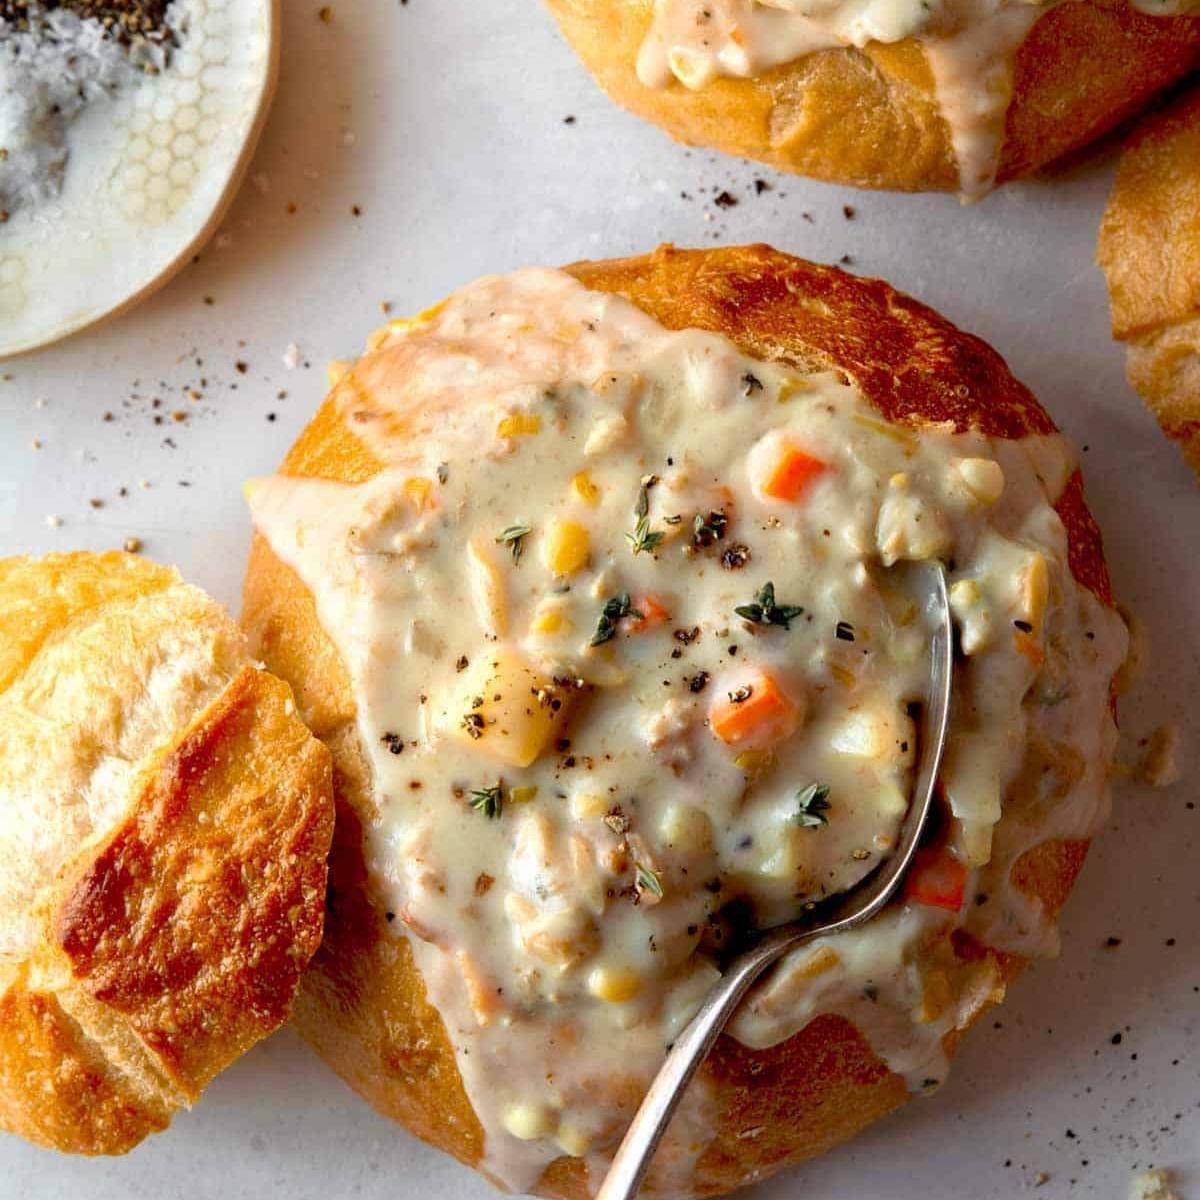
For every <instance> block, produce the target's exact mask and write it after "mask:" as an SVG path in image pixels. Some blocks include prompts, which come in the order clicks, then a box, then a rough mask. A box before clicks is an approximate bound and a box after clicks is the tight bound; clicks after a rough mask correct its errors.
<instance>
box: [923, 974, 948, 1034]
mask: <svg viewBox="0 0 1200 1200" xmlns="http://www.w3.org/2000/svg"><path fill="white" fill-rule="evenodd" d="M924 983H925V986H924V988H923V989H922V993H921V1013H920V1019H921V1020H922V1021H923V1022H924V1023H925V1024H927V1025H928V1024H929V1023H930V1022H931V1021H936V1020H937V1019H938V1017H940V1016H941V1015H942V1013H944V1012H945V1011H946V1006H947V1005H948V1004H949V1003H950V1001H951V999H952V998H953V989H952V988H951V986H950V977H949V976H948V975H947V974H946V972H945V971H930V972H929V973H928V974H927V975H926V976H925V980H924Z"/></svg>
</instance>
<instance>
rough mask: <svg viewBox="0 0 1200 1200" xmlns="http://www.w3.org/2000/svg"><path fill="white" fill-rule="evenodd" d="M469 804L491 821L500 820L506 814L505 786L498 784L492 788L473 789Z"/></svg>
mask: <svg viewBox="0 0 1200 1200" xmlns="http://www.w3.org/2000/svg"><path fill="white" fill-rule="evenodd" d="M468 803H469V804H470V805H471V807H472V808H473V809H474V810H475V811H476V812H481V813H483V815H484V816H485V817H487V818H488V819H489V820H491V821H495V820H498V819H499V817H500V814H501V813H503V812H504V785H503V784H501V783H496V784H494V785H493V786H491V787H482V788H472V789H471V794H470V797H469V798H468Z"/></svg>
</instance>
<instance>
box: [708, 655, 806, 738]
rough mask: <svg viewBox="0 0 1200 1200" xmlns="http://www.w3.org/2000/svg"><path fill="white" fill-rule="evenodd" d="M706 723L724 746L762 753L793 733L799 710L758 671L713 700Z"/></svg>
mask: <svg viewBox="0 0 1200 1200" xmlns="http://www.w3.org/2000/svg"><path fill="white" fill-rule="evenodd" d="M708 723H709V726H710V728H711V729H712V731H713V733H714V734H716V736H717V737H719V738H720V739H721V741H723V742H724V743H725V744H726V745H727V746H739V747H741V746H752V747H754V748H756V749H763V748H765V747H767V746H772V745H774V744H775V743H776V742H779V741H782V740H783V739H784V738H785V737H787V736H788V735H789V734H791V733H793V732H794V731H795V729H796V726H797V725H799V723H800V709H799V708H798V707H797V705H796V704H795V702H794V701H793V700H792V699H791V698H790V697H789V696H788V695H787V693H786V692H784V690H783V689H782V688H781V687H780V686H779V684H778V682H777V681H776V680H775V678H774V677H773V676H771V675H769V674H768V673H767V672H766V671H757V672H755V674H754V675H753V676H751V677H749V678H748V679H747V680H746V681H745V682H744V683H742V684H741V685H740V686H738V687H736V688H734V689H733V690H732V691H728V692H725V693H723V694H722V695H720V696H718V697H717V698H716V699H714V700H713V702H712V704H711V705H710V706H709V710H708Z"/></svg>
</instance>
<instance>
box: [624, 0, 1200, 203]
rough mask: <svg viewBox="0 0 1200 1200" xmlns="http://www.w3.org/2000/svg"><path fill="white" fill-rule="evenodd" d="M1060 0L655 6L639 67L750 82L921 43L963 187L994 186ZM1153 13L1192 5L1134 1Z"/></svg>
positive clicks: (664, 80)
mask: <svg viewBox="0 0 1200 1200" xmlns="http://www.w3.org/2000/svg"><path fill="white" fill-rule="evenodd" d="M1062 2H1063V0H933V2H931V0H655V4H654V19H653V22H652V24H651V27H650V31H649V33H648V34H647V36H646V39H645V41H644V42H643V43H642V47H641V51H640V53H639V56H638V63H637V70H638V76H639V78H640V79H641V81H642V82H643V83H644V84H646V85H647V86H649V87H653V88H664V87H667V86H668V85H669V84H671V83H672V82H674V81H678V82H679V83H681V84H683V86H685V87H687V88H691V89H693V90H695V89H699V88H703V87H705V86H706V85H707V84H709V83H711V82H712V81H713V80H714V79H717V78H719V77H721V76H734V77H738V78H754V77H757V76H759V75H762V74H764V73H765V72H767V71H769V70H771V69H772V68H773V67H778V66H782V65H783V64H785V63H790V62H795V61H796V60H798V59H801V58H804V57H806V56H807V55H810V54H813V53H816V52H817V51H820V50H831V49H835V48H838V47H846V46H853V47H857V48H859V49H862V48H863V47H865V46H867V45H869V44H870V43H872V42H881V43H892V42H899V41H903V40H904V39H905V38H918V39H919V40H920V41H921V44H922V46H923V48H924V50H925V55H926V59H927V61H928V64H929V69H930V71H931V73H932V75H933V82H934V88H935V92H936V95H937V99H938V103H939V106H940V109H941V114H942V117H943V119H944V120H945V122H946V124H947V126H948V127H949V130H950V140H951V146H952V148H953V150H954V153H955V158H956V161H957V165H958V172H959V190H960V192H961V193H962V195H963V196H964V197H967V198H977V197H979V196H981V195H983V194H984V193H985V192H987V191H989V190H990V189H991V187H992V186H993V185H994V184H995V180H996V171H997V169H998V167H999V162H1000V149H1001V146H1002V144H1003V141H1004V127H1005V120H1006V117H1007V114H1008V108H1009V104H1010V102H1011V100H1012V94H1013V64H1014V61H1015V58H1016V53H1017V50H1018V49H1019V47H1020V45H1021V43H1022V42H1023V41H1024V40H1025V37H1026V35H1027V34H1028V33H1029V31H1030V29H1032V28H1033V26H1034V24H1035V23H1036V22H1037V21H1038V19H1039V18H1040V17H1042V16H1043V15H1044V14H1045V13H1046V12H1048V11H1049V10H1050V9H1051V8H1053V7H1055V6H1056V5H1057V4H1059V3H1062ZM1134 7H1135V8H1139V9H1142V10H1143V11H1145V12H1148V13H1151V14H1154V15H1159V16H1173V15H1178V14H1179V13H1183V12H1188V11H1191V10H1192V9H1194V8H1195V3H1194V0H1134Z"/></svg>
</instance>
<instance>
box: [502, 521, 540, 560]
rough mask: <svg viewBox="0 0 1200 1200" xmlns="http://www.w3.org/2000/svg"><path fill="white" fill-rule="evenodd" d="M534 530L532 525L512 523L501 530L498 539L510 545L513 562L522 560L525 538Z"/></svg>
mask: <svg viewBox="0 0 1200 1200" xmlns="http://www.w3.org/2000/svg"><path fill="white" fill-rule="evenodd" d="M532 532H533V527H532V526H531V525H510V526H509V527H508V528H507V529H504V530H501V532H500V536H499V537H498V538H497V539H496V541H497V542H498V543H499V542H503V543H504V544H505V545H507V546H508V548H509V549H510V550H511V551H512V556H513V562H520V561H521V555H522V554H523V553H524V552H525V539H526V537H528V536H529V534H531V533H532Z"/></svg>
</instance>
